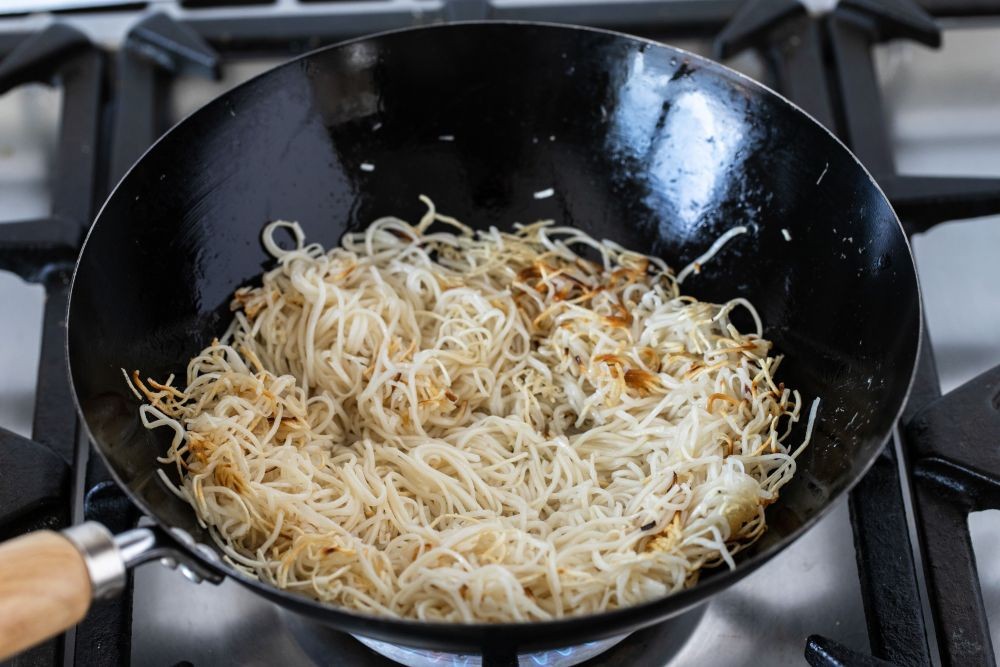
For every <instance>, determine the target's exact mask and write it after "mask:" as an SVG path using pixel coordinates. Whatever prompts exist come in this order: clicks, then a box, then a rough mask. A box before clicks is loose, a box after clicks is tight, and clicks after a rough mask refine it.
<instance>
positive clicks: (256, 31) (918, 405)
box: [0, 0, 1000, 667]
mask: <svg viewBox="0 0 1000 667" xmlns="http://www.w3.org/2000/svg"><path fill="white" fill-rule="evenodd" d="M13 4H17V3H13ZM21 4H23V5H24V7H21V8H15V9H17V10H18V11H24V12H28V11H33V12H34V13H25V14H24V15H21V16H13V17H3V16H0V93H2V97H0V218H2V219H3V220H5V221H6V222H5V223H0V269H2V270H0V303H3V304H5V305H6V306H7V309H6V312H8V313H10V314H11V315H10V316H9V317H6V318H4V320H3V321H2V322H0V369H2V370H3V373H2V374H0V427H2V428H3V430H0V470H3V471H4V472H5V473H7V474H2V473H0V537H4V538H5V537H8V536H13V535H16V534H19V533H21V532H25V531H27V530H29V529H33V528H37V527H40V526H50V527H59V526H65V525H68V524H69V523H72V522H77V521H81V520H83V519H84V518H88V519H95V520H100V521H102V522H104V523H105V524H107V525H108V526H109V527H110V528H112V529H114V530H123V529H126V528H128V527H131V526H134V525H135V523H136V521H138V520H139V517H138V514H137V513H136V512H135V510H134V509H133V508H132V507H131V506H130V505H129V503H128V501H127V500H125V499H124V497H123V496H122V495H121V494H120V492H118V491H117V489H116V488H115V487H114V485H113V484H112V483H110V481H109V479H108V477H107V473H106V471H104V470H103V469H102V466H101V465H100V464H99V463H98V462H97V461H96V459H92V458H91V457H90V456H89V451H88V446H87V444H86V443H85V442H79V441H78V440H79V439H78V431H77V428H76V422H75V414H74V413H73V412H72V410H71V408H70V406H71V405H72V401H71V399H70V397H69V388H68V386H67V383H66V370H65V366H64V358H63V354H62V349H63V347H62V346H63V342H62V341H63V336H64V330H63V329H62V316H63V313H64V310H65V305H66V296H67V278H68V276H69V273H70V271H71V269H72V263H73V259H74V257H75V253H76V251H77V249H78V247H79V242H80V240H81V238H82V233H83V232H84V231H85V229H86V226H87V225H88V224H89V221H90V219H91V217H92V215H93V214H94V212H95V211H96V209H97V207H98V206H99V204H100V202H101V200H102V199H103V197H104V196H105V195H106V193H107V192H108V190H109V188H110V186H111V185H113V183H114V182H115V181H116V180H117V178H118V177H119V176H120V175H121V174H122V173H123V172H124V170H125V169H127V167H128V166H129V165H130V164H131V163H132V161H133V160H134V159H135V158H136V157H138V155H139V154H141V152H142V151H143V150H144V149H145V148H146V147H147V146H148V145H149V144H150V143H151V142H152V141H153V140H154V139H155V138H156V137H157V136H159V134H161V133H162V132H163V131H164V130H165V129H167V128H168V127H169V126H170V125H171V124H173V123H174V122H176V121H177V120H178V119H179V118H181V117H183V116H184V115H186V114H187V113H189V112H190V111H192V110H194V109H196V108H198V107H199V106H200V105H201V104H203V103H205V102H207V101H208V100H210V99H212V98H213V97H214V96H216V95H217V94H219V93H221V92H223V91H224V90H226V89H228V88H230V87H232V86H233V85H235V84H237V83H239V82H240V81H243V80H245V79H247V78H249V77H251V76H253V75H254V74H256V73H258V72H260V71H263V70H264V69H267V68H268V67H270V66H273V65H275V64H277V63H279V62H281V61H283V60H285V59H287V58H288V57H290V56H292V55H295V54H297V53H301V52H302V51H304V50H308V49H311V48H315V47H317V46H321V45H323V44H329V43H333V42H336V41H338V40H340V39H344V38H348V37H353V36H357V35H360V34H365V33H369V32H373V31H377V30H382V29H388V28H394V27H403V26H407V25H419V24H425V23H430V22H439V21H447V20H463V19H482V18H491V19H524V20H547V21H559V22H569V23H579V24H585V25H595V26H600V27H608V28H615V29H621V30H624V31H627V32H632V33H636V34H641V35H643V36H647V37H653V38H656V39H661V40H662V41H666V42H669V43H671V44H673V45H676V46H680V47H682V48H687V49H690V50H693V51H696V52H699V53H702V54H704V55H709V56H712V55H715V56H716V57H722V58H724V62H726V63H727V64H729V65H730V66H733V67H735V68H737V69H739V70H741V71H743V72H745V73H747V74H749V75H751V76H753V77H755V78H757V79H759V80H762V81H764V82H765V83H767V84H769V85H771V86H773V87H775V88H776V89H778V90H779V91H781V92H783V93H784V94H786V95H787V96H789V97H790V98H792V99H793V100H794V101H795V102H797V103H798V104H800V105H801V106H803V107H804V108H805V109H806V110H807V111H809V112H810V113H811V114H813V115H814V116H815V117H816V118H817V119H818V120H820V121H821V122H823V123H824V124H826V125H827V126H828V127H830V128H831V129H833V130H834V131H835V132H837V134H838V135H839V136H841V137H842V138H843V139H844V140H845V141H846V142H847V143H848V145H850V146H851V147H852V149H853V150H854V151H855V152H856V153H857V154H858V155H859V157H860V158H861V159H862V161H863V162H865V163H866V165H867V166H868V167H869V168H870V169H871V170H872V172H873V174H874V175H875V177H876V179H877V180H878V181H879V182H880V184H881V185H882V186H883V188H884V189H885V190H886V193H887V194H888V196H889V197H890V199H891V200H892V201H893V203H894V205H895V207H896V209H897V211H898V212H899V213H900V217H901V218H902V219H903V221H904V225H905V226H906V227H907V229H908V231H909V232H910V233H911V234H912V236H913V240H914V250H915V255H916V259H917V265H918V271H919V273H920V278H921V282H922V289H923V296H924V302H925V308H926V319H927V327H926V330H927V333H928V336H927V338H926V339H925V341H924V354H923V357H922V359H921V366H920V370H919V373H918V378H917V382H916V385H915V387H914V391H913V393H912V397H911V401H910V403H909V407H908V409H907V411H906V414H905V415H904V419H903V420H902V421H901V423H900V425H899V428H898V429H897V431H896V433H895V435H894V437H893V439H892V440H891V441H890V442H889V443H888V445H887V448H886V451H885V453H884V454H883V456H882V457H881V458H880V459H879V461H878V462H877V463H876V465H875V467H874V468H873V469H872V471H871V473H869V475H868V476H867V477H866V478H865V480H863V481H862V483H861V484H860V485H859V487H858V488H857V489H856V490H855V491H854V492H853V493H852V494H851V497H850V500H849V501H846V502H842V503H840V504H839V505H838V506H837V507H835V508H834V510H833V511H832V512H831V513H830V514H829V515H828V516H827V517H826V518H825V519H824V520H823V521H822V522H821V523H820V524H818V525H817V526H816V527H815V528H814V529H813V530H812V531H810V532H809V533H808V534H807V535H806V536H804V537H803V538H802V539H800V540H799V541H798V542H796V543H795V544H793V545H792V546H791V547H790V548H788V549H787V550H785V551H784V552H783V553H781V554H780V555H779V556H778V557H777V558H775V559H774V560H773V561H772V562H771V563H769V564H768V565H767V566H766V567H764V568H762V569H760V570H759V571H757V572H756V573H754V574H752V575H750V576H748V577H747V578H745V579H744V580H743V581H741V582H740V583H739V584H737V585H736V586H734V587H733V588H731V589H729V590H727V591H725V592H724V593H722V594H721V595H718V596H716V597H715V598H713V600H712V601H711V602H710V603H709V604H708V605H706V606H705V607H703V608H701V609H699V610H697V612H696V613H693V614H690V615H687V616H685V617H682V618H681V619H676V620H674V621H671V622H669V623H666V624H663V625H661V626H654V627H653V628H649V629H647V630H643V631H641V632H639V633H636V634H635V635H632V636H630V637H628V638H626V639H624V640H623V641H622V642H621V643H619V644H617V645H616V646H615V647H613V648H611V649H609V650H608V651H607V652H605V653H603V654H601V655H598V656H597V657H594V658H592V659H591V661H590V662H587V663H586V664H588V665H590V664H592V665H624V664H628V665H670V666H671V667H674V666H677V665H696V664H697V665H702V664H713V665H749V664H767V665H771V664H800V663H801V662H802V659H803V656H805V657H806V659H807V660H808V661H809V662H810V663H811V664H816V665H835V664H837V665H873V664H885V663H884V662H880V661H888V662H890V663H892V664H899V665H930V664H992V663H993V662H994V657H993V656H994V653H993V647H992V645H993V643H996V641H997V639H1000V559H997V558H996V557H995V555H996V553H997V551H998V549H1000V517H998V515H997V513H996V511H995V510H994V509H992V508H997V507H1000V497H998V495H1000V494H998V493H997V489H998V485H997V484H996V480H997V479H1000V475H998V474H997V473H998V472H1000V454H998V453H997V452H996V450H995V449H991V446H992V447H995V443H996V442H998V440H1000V439H998V437H997V436H998V435H1000V415H998V414H997V410H998V407H997V406H998V405H1000V402H998V401H997V396H998V395H1000V370H998V369H997V368H995V367H996V366H997V364H1000V335H998V334H997V332H998V331H1000V296H998V295H997V293H996V291H995V285H997V284H998V282H1000V264H998V263H997V262H995V261H994V258H995V256H996V252H997V249H998V248H1000V225H997V224H996V223H997V222H1000V220H998V219H997V218H988V217H983V216H988V215H995V214H997V213H1000V123H997V122H996V118H997V111H998V108H997V106H998V104H1000V98H998V97H997V95H996V91H997V90H998V85H1000V73H998V72H997V71H996V69H995V63H996V62H997V61H998V60H1000V40H998V39H997V38H998V37H1000V1H991V0H921V1H920V2H917V1H916V0H892V1H889V0H842V2H841V3H840V5H839V6H838V8H837V9H836V10H835V11H833V12H832V13H828V14H824V15H810V14H808V13H807V12H806V11H805V10H804V9H803V8H802V7H801V6H800V5H799V4H798V3H796V2H794V1H793V0H748V1H745V2H740V1H737V0H732V1H729V0H635V1H632V2H603V1H601V0H549V1H547V2H545V1H538V0H492V1H491V0H447V1H438V0H368V1H367V2H344V1H340V2H305V1H304V0H303V1H302V2H295V1H294V0H274V1H267V0H256V1H254V2H239V1H238V0H177V1H176V2H175V1H173V0H170V1H164V0H160V1H156V2H119V1H115V0H106V1H105V2H98V1H96V0H90V1H89V2H80V1H75V0H62V1H59V0H35V2H32V3H21ZM815 4H826V5H830V4H833V3H814V5H815ZM29 5H30V6H29ZM98 5H103V7H100V8H99V9H100V10H99V11H98V10H97V9H95V6H98ZM40 8H44V9H46V10H49V11H47V12H46V13H40V12H39V11H38V10H39V9H40ZM10 11H14V10H10ZM939 43H940V46H939V47H938V48H936V49H934V48H931V47H934V46H936V45H938V44H939ZM969 176H974V178H970V177H969ZM957 221H960V222H957ZM930 341H933V343H931V342H930ZM991 368H993V370H992V371H990V369H991ZM984 372H985V373H986V375H982V376H980V374H981V373H984ZM967 382H971V384H964V383H967ZM963 384H964V386H963ZM942 390H943V391H945V392H948V393H946V394H945V395H944V397H943V398H942V397H941V391H942ZM984 510H985V511H984ZM967 516H968V522H966V517H967ZM966 526H968V528H966ZM970 535H971V539H970ZM975 556H978V561H979V566H978V572H977V567H976V560H975ZM980 601H981V602H980ZM987 619H989V620H992V621H993V626H994V627H995V628H996V631H994V633H993V635H994V637H995V638H994V639H993V640H992V641H991V636H990V630H989V627H988V625H987ZM873 656H875V657H873ZM568 657H572V655H571V652H570V651H563V652H555V653H552V654H548V655H544V656H542V655H535V656H531V657H525V658H522V660H521V664H522V665H529V664H531V665H534V664H558V662H557V661H559V660H562V659H565V658H568ZM438 660H439V663H440V664H449V663H455V664H472V663H471V662H469V661H465V662H463V660H464V659H455V658H454V657H453V656H439V657H438ZM13 663H14V664H17V665H40V666H41V665H45V666H50V665H55V664H59V663H62V664H79V665H91V664H140V665H154V666H155V665H163V666H174V665H217V664H233V665H236V664H239V665H253V664H261V665H264V664H287V665H315V664H327V663H331V664H351V665H388V664H392V663H390V662H389V661H388V660H387V659H385V658H383V657H381V656H379V655H378V654H377V653H375V652H373V651H372V650H370V649H369V648H367V647H365V646H364V645H363V644H362V643H360V642H359V641H357V640H355V639H353V638H351V637H349V636H347V635H343V634H340V633H336V632H332V631H327V632H317V631H315V629H306V630H303V627H302V622H301V621H300V620H299V619H297V618H295V617H292V616H290V615H289V614H287V613H286V612H283V611H280V610H279V609H278V608H277V607H274V606H273V605H271V604H270V603H267V602H264V601H263V600H261V599H260V598H258V597H256V596H254V595H253V594H251V593H249V592H248V591H246V590H244V589H242V588H241V587H239V586H238V585H237V584H235V583H233V582H225V583H223V584H222V585H220V586H212V585H210V584H201V585H195V584H193V583H191V582H189V581H187V580H186V579H185V578H184V577H183V576H182V575H181V574H180V573H178V572H176V571H172V570H169V569H166V568H164V567H161V566H160V565H158V564H151V565H144V566H141V567H140V568H138V569H137V570H136V571H135V573H134V576H133V578H132V585H131V586H130V587H129V590H128V592H127V594H126V595H125V596H123V597H122V598H121V599H119V600H115V601H111V602H102V603H98V604H96V605H95V607H94V609H93V610H92V611H91V613H90V615H89V616H88V618H87V620H85V621H84V622H83V623H82V624H81V625H80V626H79V627H78V628H77V629H76V630H75V631H73V632H70V633H67V634H66V635H65V636H64V637H61V638H59V639H58V640H54V641H52V642H49V643H48V644H46V645H44V646H41V647H38V648H36V649H33V650H32V651H29V652H27V653H25V654H23V655H22V656H19V657H18V658H15V659H14V660H13Z"/></svg>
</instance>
